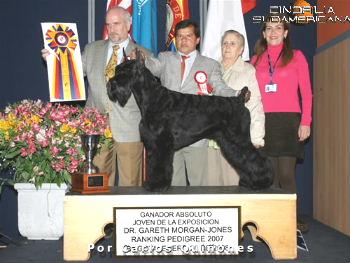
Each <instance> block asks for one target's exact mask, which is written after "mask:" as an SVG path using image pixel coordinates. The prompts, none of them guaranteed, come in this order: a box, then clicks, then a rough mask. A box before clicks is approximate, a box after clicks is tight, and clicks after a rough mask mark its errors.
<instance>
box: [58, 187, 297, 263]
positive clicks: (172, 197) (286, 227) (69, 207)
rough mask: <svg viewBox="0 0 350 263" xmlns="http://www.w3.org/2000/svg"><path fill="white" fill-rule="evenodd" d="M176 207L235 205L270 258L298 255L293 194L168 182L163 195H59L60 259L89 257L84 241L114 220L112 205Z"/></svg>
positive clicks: (128, 191) (116, 191)
mask: <svg viewBox="0 0 350 263" xmlns="http://www.w3.org/2000/svg"><path fill="white" fill-rule="evenodd" d="M176 206H178V207H201V206H213V207H214V206H215V207H218V206H219V207H220V206H240V207H241V226H243V225H244V224H246V223H249V222H250V223H253V224H255V225H256V227H257V236H258V237H260V238H261V239H263V240H264V241H265V242H266V244H267V245H268V246H269V248H270V251H271V254H272V257H273V258H274V259H295V258H296V257H297V245H296V244H297V240H296V194H291V193H286V192H283V191H281V190H267V191H264V192H254V191H249V190H244V189H242V188H240V187H238V186H231V187H228V186H223V187H171V188H170V189H169V191H168V192H166V193H163V194H153V193H150V192H147V191H146V190H144V189H143V188H141V187H116V188H113V189H112V190H111V191H110V192H109V193H108V194H96V195H81V194H75V193H71V194H68V195H66V196H65V200H64V237H63V240H64V244H63V248H64V259H65V260H68V261H73V260H81V261H82V260H88V259H89V257H90V254H89V251H88V246H89V245H90V244H94V243H96V242H97V241H98V240H99V239H101V238H102V237H103V236H104V231H103V229H104V227H105V225H107V224H109V223H113V207H138V208H140V207H144V208H150V207H164V208H166V207H176ZM117 224H118V222H117Z"/></svg>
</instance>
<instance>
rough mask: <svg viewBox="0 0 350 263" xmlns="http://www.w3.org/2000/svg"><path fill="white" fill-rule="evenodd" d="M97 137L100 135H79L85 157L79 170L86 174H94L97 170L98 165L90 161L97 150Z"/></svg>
mask: <svg viewBox="0 0 350 263" xmlns="http://www.w3.org/2000/svg"><path fill="white" fill-rule="evenodd" d="M99 139H100V135H87V134H85V135H81V145H82V148H83V151H84V153H85V157H86V162H85V164H84V166H83V168H82V171H81V172H83V173H86V174H95V173H98V172H99V170H98V167H96V166H95V165H94V164H93V162H92V161H93V159H94V156H95V154H96V151H97V146H98V142H99Z"/></svg>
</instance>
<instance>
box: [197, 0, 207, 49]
mask: <svg viewBox="0 0 350 263" xmlns="http://www.w3.org/2000/svg"><path fill="white" fill-rule="evenodd" d="M207 13H208V0H205V1H199V17H200V24H199V28H200V31H201V36H202V37H201V42H200V47H201V48H202V46H203V39H204V34H205V24H206V22H207Z"/></svg>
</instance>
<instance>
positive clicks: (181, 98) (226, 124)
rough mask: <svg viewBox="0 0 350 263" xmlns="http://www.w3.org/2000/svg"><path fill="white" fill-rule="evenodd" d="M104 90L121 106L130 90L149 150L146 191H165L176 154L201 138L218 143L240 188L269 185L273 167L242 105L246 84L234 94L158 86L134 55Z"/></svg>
mask: <svg viewBox="0 0 350 263" xmlns="http://www.w3.org/2000/svg"><path fill="white" fill-rule="evenodd" d="M107 90H108V96H109V98H110V99H111V100H112V101H114V102H116V101H118V103H119V104H120V105H121V106H122V107H123V106H124V105H125V104H126V103H127V101H128V99H129V98H130V96H131V93H133V95H134V97H135V100H136V102H137V104H138V106H139V108H140V111H141V117H142V118H141V122H140V134H141V139H142V141H143V143H144V145H145V148H146V151H147V169H148V171H147V172H148V176H149V178H148V180H147V182H146V183H145V185H144V186H145V188H146V189H147V190H150V191H165V190H167V189H168V188H169V186H170V185H171V180H172V173H173V166H172V163H173V157H174V152H175V151H177V150H179V149H181V148H183V147H185V146H188V145H190V144H192V143H194V142H196V141H198V140H201V139H204V138H206V139H212V140H215V141H216V142H217V144H218V145H219V146H220V149H221V151H222V153H223V155H224V157H225V158H226V160H227V161H228V162H229V163H230V164H231V166H232V167H234V168H235V169H236V171H237V172H238V174H239V175H240V181H239V185H240V186H244V187H247V188H251V189H254V190H258V189H264V188H268V187H269V186H270V185H271V183H272V178H273V173H272V169H271V165H270V163H269V162H268V161H267V158H266V157H264V156H262V155H261V153H260V152H259V151H258V150H256V149H255V147H254V146H253V145H252V143H251V140H250V114H249V111H248V109H247V108H246V107H245V106H244V98H245V95H246V93H247V91H248V89H247V88H246V87H245V88H244V89H243V90H242V92H241V94H240V95H239V96H238V97H219V96H198V95H191V94H183V93H180V92H175V91H171V90H168V89H166V88H165V87H162V86H161V84H160V83H159V80H158V79H157V78H156V77H154V76H153V75H152V73H151V72H150V71H149V70H148V69H147V68H146V67H145V65H144V61H143V60H141V59H137V60H127V61H125V62H124V63H122V64H120V65H119V66H118V67H117V69H116V76H115V77H114V78H112V79H111V80H110V81H109V82H108V84H107Z"/></svg>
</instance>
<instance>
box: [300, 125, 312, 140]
mask: <svg viewBox="0 0 350 263" xmlns="http://www.w3.org/2000/svg"><path fill="white" fill-rule="evenodd" d="M298 136H299V141H304V140H306V139H307V138H309V136H310V126H306V125H300V126H299V130H298Z"/></svg>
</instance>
